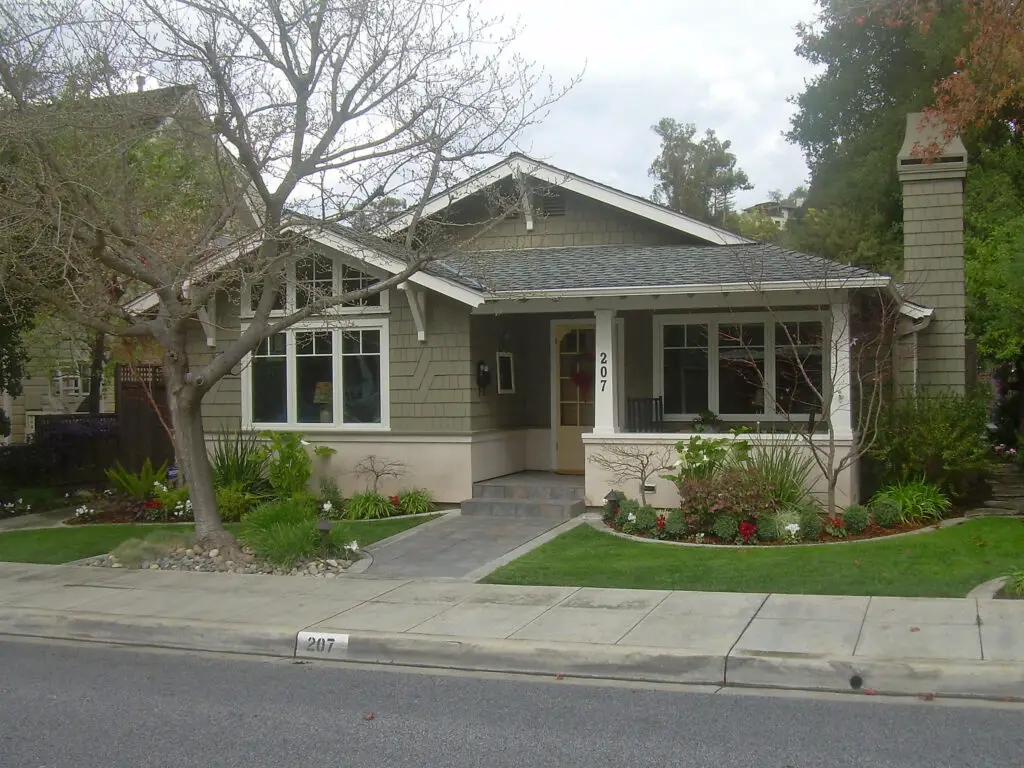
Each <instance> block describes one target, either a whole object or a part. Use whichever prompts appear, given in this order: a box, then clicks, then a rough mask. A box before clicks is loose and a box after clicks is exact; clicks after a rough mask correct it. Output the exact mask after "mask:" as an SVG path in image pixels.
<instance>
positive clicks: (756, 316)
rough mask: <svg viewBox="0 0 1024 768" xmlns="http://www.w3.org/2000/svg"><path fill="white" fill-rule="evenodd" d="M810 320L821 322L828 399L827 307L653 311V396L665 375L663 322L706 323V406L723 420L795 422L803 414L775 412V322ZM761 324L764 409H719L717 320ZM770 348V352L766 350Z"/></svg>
mask: <svg viewBox="0 0 1024 768" xmlns="http://www.w3.org/2000/svg"><path fill="white" fill-rule="evenodd" d="M800 321H804V322H806V321H813V322H820V323H821V324H822V378H823V379H824V381H823V389H824V390H825V391H823V392H822V398H823V401H824V402H829V394H830V392H829V387H830V386H831V382H830V381H829V380H828V377H826V376H825V375H824V374H825V372H826V371H830V370H831V368H830V367H826V366H830V365H831V350H830V349H829V347H828V346H827V345H826V344H825V339H827V338H831V336H830V333H831V331H830V329H831V315H830V310H829V308H823V309H822V310H821V311H817V312H816V311H813V310H796V311H789V312H786V311H780V312H766V311H760V312H739V311H737V312H706V313H705V312H701V313H696V312H695V313H693V314H686V315H680V314H672V315H668V314H664V315H654V316H653V318H652V324H653V332H652V333H653V336H652V344H653V350H652V352H653V354H652V355H651V357H652V358H653V361H652V365H653V372H652V376H653V379H652V383H653V392H652V396H653V397H663V396H664V395H665V379H664V376H663V373H664V366H665V326H666V325H706V326H708V409H709V410H711V411H714V412H715V413H716V414H717V415H718V418H719V419H721V420H722V421H726V422H729V421H773V422H774V421H787V422H791V423H796V422H797V421H798V420H799V419H798V417H799V416H801V415H804V414H795V415H794V416H787V415H786V414H780V413H776V412H775V410H774V396H775V392H774V390H775V324H776V323H788V322H800ZM723 323H724V324H758V323H760V324H763V325H764V349H765V371H764V379H765V383H766V384H767V385H768V387H769V390H770V391H769V393H767V394H766V396H765V403H764V408H765V410H764V412H763V413H718V407H719V395H720V392H719V383H720V382H719V377H718V367H719V366H718V360H719V354H718V325H719V324H723ZM769 351H770V354H769ZM697 415H698V414H696V413H668V412H667V411H666V413H665V420H666V421H672V422H687V421H693V420H694V419H695V418H697Z"/></svg>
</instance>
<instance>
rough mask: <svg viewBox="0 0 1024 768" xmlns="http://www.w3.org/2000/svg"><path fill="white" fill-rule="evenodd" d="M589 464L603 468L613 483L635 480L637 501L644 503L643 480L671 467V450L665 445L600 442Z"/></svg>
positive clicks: (645, 480)
mask: <svg viewBox="0 0 1024 768" xmlns="http://www.w3.org/2000/svg"><path fill="white" fill-rule="evenodd" d="M590 463H591V464H594V465H595V466H598V467H600V468H601V469H603V470H605V471H606V472H607V473H608V474H609V475H611V477H612V479H613V480H615V482H617V483H632V482H635V483H637V484H638V486H639V491H640V503H641V504H643V505H645V506H646V505H647V488H646V486H647V481H648V480H650V479H651V478H652V477H653V476H654V475H656V474H657V473H658V472H663V471H664V470H666V469H672V468H673V467H674V466H675V449H674V448H673V447H672V446H666V445H654V446H649V445H604V446H601V451H600V452H599V453H595V454H594V455H592V456H591V457H590Z"/></svg>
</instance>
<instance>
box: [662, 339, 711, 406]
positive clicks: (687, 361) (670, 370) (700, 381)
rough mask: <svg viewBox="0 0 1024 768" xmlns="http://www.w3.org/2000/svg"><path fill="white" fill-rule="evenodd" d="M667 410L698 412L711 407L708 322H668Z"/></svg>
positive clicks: (666, 345) (665, 359)
mask: <svg viewBox="0 0 1024 768" xmlns="http://www.w3.org/2000/svg"><path fill="white" fill-rule="evenodd" d="M664 342H665V355H664V372H663V373H664V379H663V384H664V386H663V392H664V397H665V413H671V414H684V413H685V414H697V413H700V412H701V411H703V410H706V409H707V407H708V371H709V369H708V329H707V326H706V325H667V326H665V333H664Z"/></svg>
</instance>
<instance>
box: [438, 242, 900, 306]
mask: <svg viewBox="0 0 1024 768" xmlns="http://www.w3.org/2000/svg"><path fill="white" fill-rule="evenodd" d="M440 263H441V264H444V265H445V266H446V267H447V268H448V269H449V270H450V271H451V273H452V274H453V275H457V276H458V277H457V278H456V279H458V280H459V281H462V282H465V284H466V285H467V286H468V285H470V284H473V285H479V284H483V285H484V286H486V289H487V291H488V293H492V294H495V295H496V296H497V297H498V298H508V297H509V295H510V294H511V295H533V296H537V295H549V294H557V295H559V296H568V295H576V294H578V295H589V296H595V295H601V294H606V295H607V294H620V293H621V294H625V293H628V294H630V295H638V294H644V293H658V292H666V291H672V292H687V291H692V292H708V291H716V292H718V291H721V292H732V291H751V290H788V289H796V290H800V289H802V290H807V289H816V288H869V287H882V286H886V285H889V284H890V283H891V278H889V277H887V276H884V275H878V274H875V273H874V272H869V271H867V270H865V269H860V268H859V267H853V266H849V265H846V264H837V263H835V262H831V261H828V260H827V259H822V258H819V257H817V256H809V255H807V254H804V253H797V252H796V251H789V250H786V249H784V248H780V247H778V246H776V245H769V244H761V243H745V244H741V245H719V246H713V245H653V246H651V245H591V246H576V247H571V248H531V249H529V250H522V249H518V250H497V251H477V252H474V253H467V254H459V255H457V256H452V257H449V258H446V259H445V260H444V261H443V262H440ZM684 289H685V290H684Z"/></svg>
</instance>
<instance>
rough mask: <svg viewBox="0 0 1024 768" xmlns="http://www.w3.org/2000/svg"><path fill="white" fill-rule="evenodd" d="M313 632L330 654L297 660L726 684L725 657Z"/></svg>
mask: <svg viewBox="0 0 1024 768" xmlns="http://www.w3.org/2000/svg"><path fill="white" fill-rule="evenodd" d="M301 634H303V635H306V634H307V633H301ZM314 634H316V635H318V636H320V635H323V636H331V637H332V638H334V639H335V640H336V643H335V644H334V646H333V650H332V651H331V652H329V653H316V652H308V651H307V650H306V648H305V647H303V643H300V642H297V643H296V648H295V657H296V658H299V659H319V660H321V661H337V662H359V663H368V664H384V665H395V666H404V667H427V668H440V669H458V670H464V671H474V672H501V673H505V674H528V675H556V676H557V675H565V676H566V677H581V678H599V679H604V680H632V681H638V682H662V683H666V682H667V683H691V684H700V685H718V686H720V685H722V684H723V682H724V680H725V655H724V654H707V653H698V652H693V651H686V650H675V649H668V648H642V647H637V646H618V645H595V644H591V643H563V642H547V641H535V640H502V639H488V638H465V637H447V636H443V635H411V634H404V635H399V634H388V633H375V632H359V633H354V634H350V633H345V632H343V631H340V632H332V631H330V630H317V631H316V632H315V633H314Z"/></svg>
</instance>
